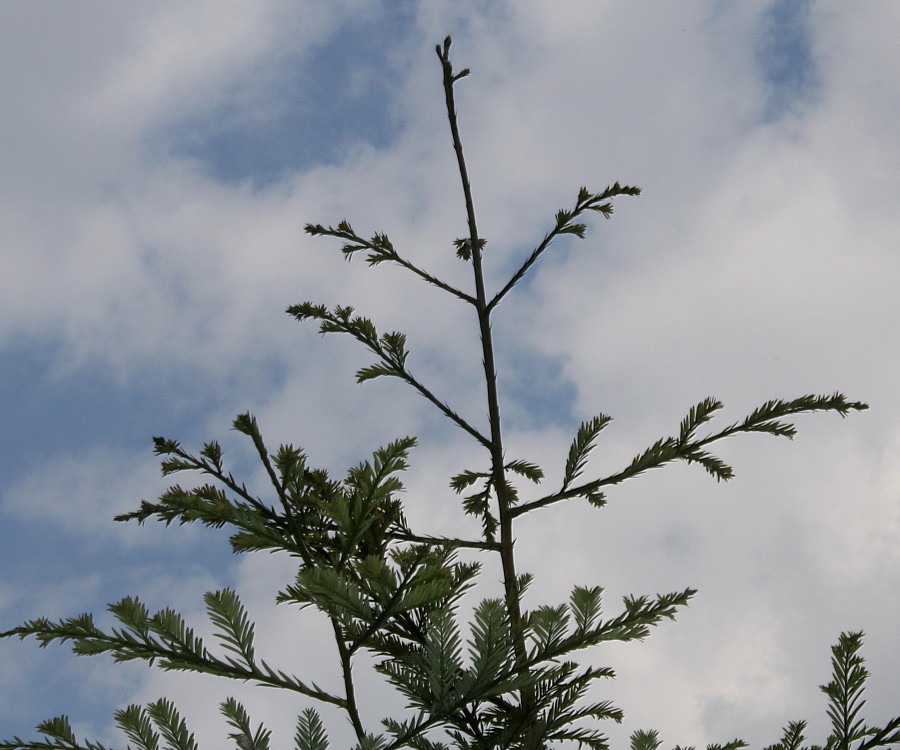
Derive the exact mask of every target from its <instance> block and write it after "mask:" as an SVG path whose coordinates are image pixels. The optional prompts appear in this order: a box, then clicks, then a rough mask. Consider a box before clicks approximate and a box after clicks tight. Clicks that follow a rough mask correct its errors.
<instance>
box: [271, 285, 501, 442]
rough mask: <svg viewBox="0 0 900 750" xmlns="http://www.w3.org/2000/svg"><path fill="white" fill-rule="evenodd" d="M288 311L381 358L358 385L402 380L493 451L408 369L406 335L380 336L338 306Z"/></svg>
mask: <svg viewBox="0 0 900 750" xmlns="http://www.w3.org/2000/svg"><path fill="white" fill-rule="evenodd" d="M287 311H288V313H289V314H290V315H293V316H294V317H295V318H296V319H297V320H299V321H301V322H302V321H304V320H310V319H312V320H318V321H320V325H319V332H320V333H322V334H326V333H347V334H349V335H351V336H353V338H355V339H356V340H357V341H359V342H361V343H362V344H363V345H365V346H366V348H368V349H369V350H370V351H371V352H373V353H374V354H376V355H377V356H378V357H380V358H381V361H380V362H376V363H375V364H373V365H370V366H369V367H363V368H362V369H361V370H359V371H358V372H357V373H356V382H357V383H362V382H365V381H366V380H372V379H373V378H377V377H381V376H388V377H395V378H400V379H401V380H404V381H406V382H407V383H409V385H411V386H412V387H413V388H415V389H416V390H417V391H418V392H419V393H420V394H422V395H423V396H424V397H425V398H426V399H427V400H428V401H430V402H431V403H432V404H434V405H435V406H436V407H437V408H438V409H440V410H441V412H443V414H444V415H445V416H446V417H448V418H449V419H450V420H451V421H453V422H455V423H456V424H457V425H459V427H461V428H462V429H463V430H465V431H466V432H468V433H469V434H470V435H471V436H472V437H474V438H475V439H476V440H478V442H479V443H481V444H482V445H484V446H486V447H490V444H491V443H490V440H488V438H486V437H485V436H484V435H482V434H481V432H479V431H478V430H477V429H475V428H474V427H472V425H470V424H469V423H468V422H467V421H466V420H464V419H463V418H462V417H460V416H459V414H457V413H456V412H455V411H453V410H452V409H451V408H450V407H449V406H447V404H445V403H444V402H443V401H441V400H440V399H439V398H438V397H437V396H435V395H434V394H433V393H432V392H431V391H430V390H429V389H428V388H426V387H425V386H424V385H423V384H422V383H420V382H419V381H418V380H417V379H416V378H415V377H414V376H413V375H412V374H411V373H410V372H409V370H407V369H406V359H407V357H408V356H409V352H408V351H407V350H406V336H405V335H404V334H402V333H398V332H397V331H393V332H391V333H385V334H383V335H382V336H379V335H378V333H377V331H376V330H375V326H374V325H373V323H372V321H371V320H369V319H368V318H363V317H360V316H354V315H353V308H352V307H341V306H338V307H335V308H334V309H333V310H329V309H328V308H327V307H326V306H325V305H314V304H313V303H311V302H303V303H302V304H299V305H294V306H292V307H289V308H288V310H287Z"/></svg>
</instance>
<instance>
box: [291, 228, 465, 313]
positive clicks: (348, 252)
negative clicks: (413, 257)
mask: <svg viewBox="0 0 900 750" xmlns="http://www.w3.org/2000/svg"><path fill="white" fill-rule="evenodd" d="M306 233H307V234H310V235H312V236H314V237H316V236H327V237H337V238H339V239H342V240H344V241H345V242H344V245H343V246H342V247H341V252H342V253H343V254H344V257H345V258H347V260H350V259H351V258H352V257H353V254H354V253H356V252H358V251H359V250H367V251H368V252H367V254H366V262H367V263H368V264H369V265H370V266H377V265H378V264H379V263H384V262H385V261H390V262H392V263H396V264H397V265H399V266H402V267H403V268H405V269H407V270H409V271H412V272H413V273H414V274H416V276H418V277H419V278H421V279H424V280H425V281H427V282H428V283H429V284H431V285H432V286H436V287H438V288H439V289H443V290H444V291H445V292H448V293H450V294H452V295H453V296H454V297H457V298H459V299H461V300H462V301H463V302H468V303H469V304H470V305H474V304H476V302H475V298H474V297H472V296H471V295H468V294H466V293H465V292H462V291H460V290H459V289H457V288H456V287H454V286H452V285H450V284H448V283H446V282H444V281H441V280H440V279H439V278H437V276H433V275H431V274H430V273H428V272H427V271H423V270H422V269H421V268H419V267H418V266H416V265H415V264H414V263H412V262H410V261H408V260H407V259H406V258H404V257H402V256H401V255H400V253H398V252H397V250H396V249H395V248H394V244H393V243H392V242H391V241H390V239H388V236H387V235H386V234H382V233H379V232H376V233H375V234H374V235H372V237H371V239H365V238H364V237H360V236H359V235H358V234H357V233H356V232H355V231H353V227H351V226H350V224H349V222H347V221H342V222H340V223H339V224H338V225H337V226H336V227H331V226H329V227H326V226H323V225H322V224H307V225H306Z"/></svg>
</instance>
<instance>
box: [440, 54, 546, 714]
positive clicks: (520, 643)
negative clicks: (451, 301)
mask: <svg viewBox="0 0 900 750" xmlns="http://www.w3.org/2000/svg"><path fill="white" fill-rule="evenodd" d="M436 49H437V54H438V58H440V61H441V65H442V66H443V77H444V95H445V99H446V103H447V117H448V119H449V121H450V133H451V135H452V137H453V150H454V151H455V152H456V161H457V163H458V165H459V176H460V179H461V181H462V188H463V193H464V195H465V200H466V218H467V221H468V226H469V248H470V250H471V254H472V267H473V269H474V273H475V299H476V305H475V307H476V310H477V311H478V325H479V328H480V332H481V349H482V354H483V364H484V377H485V382H486V384H487V400H488V417H489V420H490V428H491V429H490V452H491V473H492V477H493V483H494V487H495V488H496V491H497V503H498V508H499V516H500V519H499V520H500V558H501V562H502V566H503V586H504V592H505V600H506V608H507V611H508V613H509V619H510V625H511V627H512V631H513V634H514V637H513V643H514V649H515V657H516V661H517V662H518V663H519V664H522V665H524V664H525V662H526V660H527V650H526V647H525V636H524V633H523V631H522V609H521V604H520V602H519V587H518V577H517V575H516V561H515V554H514V549H513V548H514V545H515V539H514V538H513V528H512V521H513V519H512V514H511V512H510V511H511V508H512V504H511V502H510V492H511V489H510V487H509V485H508V484H507V482H506V476H505V470H504V468H503V436H502V432H501V429H500V403H499V399H498V397H497V371H496V367H495V365H494V345H493V341H492V339H491V320H490V317H491V308H489V307H488V304H487V301H486V298H485V291H484V273H483V271H482V263H481V243H480V241H479V237H478V227H477V224H476V221H475V203H474V201H473V200H472V187H471V185H470V184H469V174H468V170H467V169H466V160H465V157H464V156H463V148H462V141H461V139H460V137H459V126H458V124H457V121H456V106H455V104H454V99H453V84H454V83H455V82H456V81H457V80H458V79H460V78H462V77H464V76H466V75H468V72H469V71H468V70H463V71H462V72H460V73H458V74H456V75H454V74H453V66H452V64H451V63H450V37H447V38H446V39H445V40H444V44H443V47H441V46H440V45H438V46H437V48H436ZM528 692H530V691H528ZM528 692H526V694H523V703H525V704H528V703H531V702H532V701H531V697H530V695H528Z"/></svg>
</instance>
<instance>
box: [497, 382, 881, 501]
mask: <svg viewBox="0 0 900 750" xmlns="http://www.w3.org/2000/svg"><path fill="white" fill-rule="evenodd" d="M721 408H722V403H721V402H719V401H717V400H715V399H712V398H708V399H704V400H703V401H701V402H700V403H699V404H697V405H696V406H694V407H692V408H691V411H690V412H689V414H688V415H687V416H686V417H685V418H684V420H682V422H681V427H680V430H679V433H678V435H677V436H676V437H667V438H661V439H659V440H657V441H656V442H655V443H654V444H653V445H651V446H650V447H649V448H647V450H645V451H644V452H643V453H641V454H639V455H638V456H636V457H635V458H634V459H633V460H632V462H631V463H630V464H629V465H628V466H627V467H626V468H624V469H623V470H622V471H620V472H617V473H616V474H612V475H610V476H607V477H603V478H602V479H595V480H594V481H592V482H586V483H585V484H581V485H578V486H576V487H569V485H570V484H571V482H572V480H573V479H574V478H575V477H576V476H577V475H578V473H580V471H581V469H582V468H583V466H584V463H585V461H586V460H587V456H588V454H589V453H590V451H591V449H592V448H593V441H594V438H595V437H596V435H597V433H598V432H599V431H600V429H602V428H603V426H605V425H606V424H608V422H609V420H610V418H609V417H606V416H605V415H600V417H596V418H595V419H594V420H593V421H591V422H586V423H584V424H583V425H582V426H581V429H580V430H579V432H578V435H576V437H575V440H574V441H573V443H572V447H571V449H570V451H569V460H568V462H567V466H566V479H565V480H564V483H563V488H562V489H561V490H560V491H559V492H555V493H553V494H552V495H547V496H545V497H542V498H540V499H539V500H533V501H532V502H529V503H523V504H522V505H519V506H518V507H516V508H514V509H513V511H512V514H513V516H520V515H522V514H524V513H528V512H530V511H532V510H536V509H538V508H545V507H547V506H548V505H552V504H554V503H558V502H560V501H561V500H567V499H569V498H573V497H585V498H587V499H588V500H589V501H590V502H591V503H592V504H593V505H596V506H598V507H599V506H602V505H603V504H604V502H605V498H604V496H603V494H602V493H601V492H599V490H600V489H601V488H602V487H611V486H614V485H617V484H621V483H622V482H624V481H625V480H626V479H631V478H632V477H636V476H638V475H640V474H643V473H644V472H645V471H648V470H650V469H656V468H659V467H660V466H664V465H666V464H668V463H671V462H673V461H687V462H688V463H697V464H700V465H701V466H702V467H703V468H704V469H706V471H707V472H709V473H710V474H711V475H712V476H713V477H715V478H716V480H718V481H725V480H728V479H731V478H732V477H733V476H734V470H733V469H732V468H731V467H730V466H728V465H727V464H726V463H725V462H724V461H722V460H721V459H720V458H718V457H717V456H714V455H713V454H711V453H709V452H708V451H706V450H705V448H706V447H707V446H708V445H710V444H711V443H715V442H717V441H719V440H722V439H724V438H727V437H730V436H732V435H736V434H738V433H741V432H767V433H769V434H772V435H780V436H782V437H786V438H789V439H790V438H793V437H794V435H795V434H796V432H797V429H796V427H795V426H794V425H793V424H791V423H789V422H784V421H780V420H782V419H783V418H784V417H790V416H794V415H797V414H805V413H808V412H815V411H833V412H837V413H838V414H840V415H841V416H842V417H846V416H847V414H848V413H849V412H851V411H863V410H864V409H868V408H869V407H868V404H864V403H861V402H858V401H848V400H847V398H846V396H844V395H843V394H841V393H835V394H833V395H831V396H813V395H809V396H801V397H800V398H797V399H794V400H792V401H781V400H772V401H767V402H766V403H765V404H763V405H762V406H760V407H759V408H757V409H755V410H754V411H753V412H752V413H751V414H750V415H749V416H747V417H746V418H745V419H743V420H742V421H740V422H735V423H734V424H732V425H730V426H729V427H726V428H725V429H723V430H720V431H719V432H716V433H713V434H711V435H707V436H706V437H703V438H700V439H695V437H694V434H695V432H696V430H697V428H698V427H700V426H701V425H703V424H705V423H706V422H708V421H709V420H710V419H711V417H712V415H713V414H714V413H715V412H716V411H718V410H719V409H721Z"/></svg>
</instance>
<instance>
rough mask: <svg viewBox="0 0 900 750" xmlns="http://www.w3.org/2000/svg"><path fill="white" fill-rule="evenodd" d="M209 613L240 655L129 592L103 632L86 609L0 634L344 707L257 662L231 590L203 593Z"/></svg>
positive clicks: (340, 700)
mask: <svg viewBox="0 0 900 750" xmlns="http://www.w3.org/2000/svg"><path fill="white" fill-rule="evenodd" d="M205 598H206V603H207V612H208V613H209V616H210V619H211V620H212V622H213V624H214V625H217V626H218V628H219V630H218V633H217V637H218V638H219V639H220V640H221V641H222V643H223V644H224V646H225V648H226V650H228V651H230V652H231V653H233V654H235V656H237V657H238V658H233V657H231V656H226V657H224V658H219V657H216V656H214V655H212V654H211V653H210V652H209V651H208V649H207V648H206V645H205V644H204V643H203V640H202V639H201V638H200V637H199V636H197V635H195V634H194V631H193V630H192V629H191V628H189V627H188V626H187V625H186V624H185V622H184V619H183V618H182V617H181V615H179V614H178V613H177V612H174V611H173V610H171V609H163V610H160V611H159V612H157V613H155V614H153V615H151V614H150V613H149V611H148V610H147V608H146V607H145V606H144V605H143V604H142V603H141V601H140V600H138V599H137V598H133V597H125V598H124V599H122V600H120V601H118V602H116V603H115V604H111V605H110V606H109V611H110V612H112V614H113V615H114V616H115V618H116V619H117V620H118V621H119V622H120V623H121V624H122V625H123V627H121V628H113V629H112V630H111V631H109V632H104V631H102V630H100V629H99V628H98V627H96V626H95V625H94V618H93V617H92V616H91V615H90V614H82V615H79V616H77V617H69V618H65V619H63V620H59V621H58V622H53V621H51V620H48V619H46V618H38V619H36V620H31V621H29V622H26V623H25V624H23V625H20V626H19V627H17V628H13V629H12V630H9V631H7V632H5V633H0V638H2V637H8V636H18V637H19V638H21V639H24V638H28V637H34V638H36V639H37V641H38V642H39V643H40V645H41V647H46V646H48V645H49V644H50V643H53V642H54V641H59V642H71V643H72V651H73V652H74V653H76V654H78V655H91V656H93V655H96V654H103V653H108V654H110V655H112V657H113V659H114V660H115V661H133V660H141V661H146V662H148V663H149V664H151V665H152V664H154V663H157V662H158V665H159V667H160V668H161V669H164V670H167V671H186V672H198V673H203V674H211V675H217V676H220V677H229V678H231V679H236V680H244V681H253V682H256V683H257V684H259V685H264V686H268V687H279V688H283V689H285V690H291V691H293V692H297V693H301V694H302V695H305V696H307V697H310V698H315V699H316V700H319V701H322V702H324V703H331V704H333V705H335V706H340V707H342V708H343V707H344V706H345V701H344V699H343V698H340V697H338V696H335V695H332V694H330V693H328V692H326V691H324V690H321V689H320V688H319V687H318V686H316V685H315V684H313V685H307V684H306V683H304V682H301V681H300V680H298V679H297V678H296V677H292V676H290V675H287V674H285V673H284V672H281V671H278V670H274V669H272V668H271V667H269V666H268V665H267V664H266V663H265V662H263V661H259V662H258V661H256V659H255V657H254V651H253V626H252V625H250V624H249V622H248V621H247V619H246V614H245V613H244V610H243V607H242V606H241V604H240V601H239V600H238V598H237V596H236V595H235V594H234V592H232V591H229V590H227V589H226V590H223V591H217V592H212V593H209V594H207V595H206V597H205Z"/></svg>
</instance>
